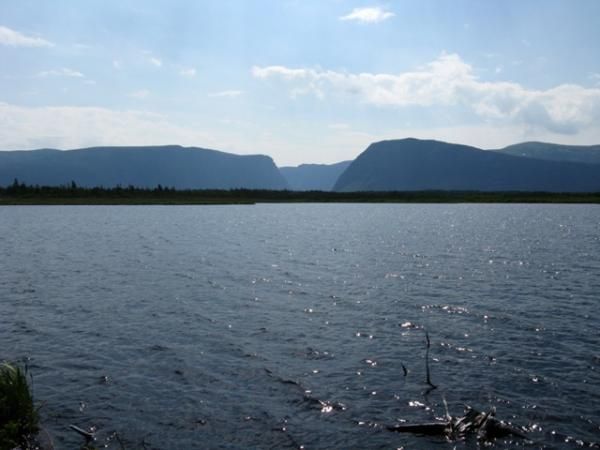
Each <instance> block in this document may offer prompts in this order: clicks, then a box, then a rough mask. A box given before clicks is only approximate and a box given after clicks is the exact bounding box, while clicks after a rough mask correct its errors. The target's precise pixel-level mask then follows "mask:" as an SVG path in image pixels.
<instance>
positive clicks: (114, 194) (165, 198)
mask: <svg viewBox="0 0 600 450" xmlns="http://www.w3.org/2000/svg"><path fill="white" fill-rule="evenodd" d="M257 203H422V204H427V203H552V204H600V192H582V193H570V192H485V191H395V192H377V191H369V192H328V191H270V190H252V189H233V190H175V189H168V190H156V189H154V190H151V189H139V188H127V189H123V188H120V187H117V188H110V189H105V188H79V187H78V188H75V189H73V188H67V187H19V188H16V189H15V188H10V187H9V188H0V206H12V205H14V206H17V205H90V206H91V205H254V204H257Z"/></svg>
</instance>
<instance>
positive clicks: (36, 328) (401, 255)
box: [0, 205, 600, 449]
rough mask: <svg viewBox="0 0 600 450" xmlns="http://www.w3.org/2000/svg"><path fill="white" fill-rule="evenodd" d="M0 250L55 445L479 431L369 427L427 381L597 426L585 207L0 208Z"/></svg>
mask: <svg viewBox="0 0 600 450" xmlns="http://www.w3.org/2000/svg"><path fill="white" fill-rule="evenodd" d="M0 250H1V256H2V258H1V259H0V359H9V360H16V359H23V358H30V360H29V366H30V368H31V371H32V373H33V376H34V390H35V396H36V399H37V401H38V402H43V406H42V409H41V412H42V417H43V425H44V428H45V430H46V431H47V433H48V435H50V436H51V437H52V439H53V441H54V445H55V447H56V448H57V449H76V448H78V446H79V445H81V444H82V443H83V440H82V439H81V438H80V436H78V435H77V434H76V433H74V432H73V431H70V430H69V429H68V425H69V424H75V425H78V426H80V427H82V428H89V427H92V426H93V427H95V428H96V429H97V435H98V442H97V444H98V445H101V444H105V443H107V444H108V446H109V447H110V448H120V445H121V444H120V443H119V442H117V438H118V439H119V440H120V441H121V443H122V445H124V446H125V447H126V448H136V449H137V448H161V449H183V448H231V449H233V448H235V449H238V448H239V449H249V448H261V449H262V448H265V449H266V448H273V449H292V448H299V446H301V445H303V446H304V448H306V449H326V448H335V449H351V448H355V449H394V448H398V447H402V446H404V447H405V448H452V447H454V446H457V447H458V448H475V447H477V442H476V440H474V439H468V440H467V441H465V442H453V443H448V442H446V441H445V440H443V439H441V438H433V437H420V436H413V435H403V434H398V433H392V432H389V431H387V430H386V429H385V425H390V424H394V423H398V421H399V420H406V421H408V422H418V421H431V420H434V419H435V417H440V416H443V415H444V406H443V400H442V399H443V398H445V399H446V400H447V403H448V407H449V410H450V413H451V414H460V413H461V412H462V404H465V403H466V404H469V405H472V406H475V407H477V408H480V409H490V408H492V407H495V408H496V410H497V412H496V415H497V417H498V418H501V419H504V420H508V421H511V422H512V423H514V424H515V425H517V426H522V427H526V428H527V429H528V430H530V432H529V437H530V438H531V441H532V442H529V443H527V442H522V441H513V442H511V441H498V442H496V444H495V448H512V447H515V446H523V447H528V448H540V447H546V448H578V447H579V446H580V445H589V443H590V442H593V441H598V440H600V320H599V319H598V309H599V307H600V301H599V295H600V208H599V207H598V206H590V205H584V206H533V205H514V206H511V205H257V206H222V207H207V206H202V207H192V206H190V207H159V206H156V207H2V208H0ZM424 329H426V330H428V331H429V334H430V336H431V341H432V346H431V358H432V360H431V374H432V379H433V381H434V383H436V384H437V385H438V386H439V387H438V389H436V390H434V391H432V392H430V393H429V394H425V393H424V392H425V390H426V387H427V386H426V385H425V365H424V354H425V338H424ZM403 365H404V367H405V368H406V369H407V371H408V374H407V375H406V376H405V375H404V372H403V367H402V366H403ZM115 433H116V434H115ZM578 440H579V441H580V442H577V441H578Z"/></svg>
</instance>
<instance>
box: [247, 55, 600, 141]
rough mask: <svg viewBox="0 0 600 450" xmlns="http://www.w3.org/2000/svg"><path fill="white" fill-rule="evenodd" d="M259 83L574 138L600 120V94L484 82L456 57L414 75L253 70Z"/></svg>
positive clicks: (567, 87)
mask: <svg viewBox="0 0 600 450" xmlns="http://www.w3.org/2000/svg"><path fill="white" fill-rule="evenodd" d="M252 73H253V75H254V76H255V77H257V78H260V79H268V78H280V79H282V80H285V81H286V82H288V83H289V84H290V85H291V86H290V93H291V94H292V96H297V95H301V94H312V95H315V96H316V97H317V98H321V99H322V98H325V97H327V96H330V97H331V96H333V97H336V96H337V97H351V98H354V99H356V100H357V101H359V102H362V103H366V104H371V105H375V106H378V107H410V106H420V107H436V106H464V107H467V108H470V109H471V110H472V111H473V112H474V113H475V114H477V115H479V116H480V117H481V118H483V119H485V120H495V121H504V122H507V123H508V122H510V123H520V124H522V125H526V126H532V127H542V128H545V129H547V130H549V131H552V132H555V133H563V134H575V133H577V132H578V131H579V130H580V129H582V128H585V127H589V126H591V125H593V124H595V123H598V122H599V121H600V89H598V88H585V87H582V86H579V85H576V84H562V85H559V86H556V87H554V88H551V89H546V90H534V89H528V88H525V87H523V86H521V85H520V84H518V83H512V82H502V81H496V82H486V81H482V80H480V79H479V78H478V77H477V76H476V75H475V73H474V70H473V67H472V66H471V65H469V64H467V63H466V62H464V61H463V60H462V59H461V58H460V56H458V55H456V54H442V55H441V56H440V57H439V58H438V59H436V60H434V61H432V62H430V63H429V64H426V65H425V66H423V67H420V68H418V69H417V70H414V71H412V72H404V73H400V74H386V73H380V74H373V73H346V72H336V71H331V70H320V69H306V68H301V69H297V68H293V69H292V68H287V67H284V66H268V67H254V68H253V69H252Z"/></svg>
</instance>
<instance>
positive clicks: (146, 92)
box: [128, 89, 150, 100]
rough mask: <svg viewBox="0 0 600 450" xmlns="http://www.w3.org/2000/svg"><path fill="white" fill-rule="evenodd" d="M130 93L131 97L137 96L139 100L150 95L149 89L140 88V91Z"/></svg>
mask: <svg viewBox="0 0 600 450" xmlns="http://www.w3.org/2000/svg"><path fill="white" fill-rule="evenodd" d="M128 95H129V97H132V98H137V99H138V100H144V99H146V98H148V96H149V95H150V91H149V90H147V89H140V90H138V91H133V92H130V93H129V94H128Z"/></svg>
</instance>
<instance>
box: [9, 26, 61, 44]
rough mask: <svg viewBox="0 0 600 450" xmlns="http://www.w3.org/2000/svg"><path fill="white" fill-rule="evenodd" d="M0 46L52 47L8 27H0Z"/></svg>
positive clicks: (44, 41)
mask: <svg viewBox="0 0 600 450" xmlns="http://www.w3.org/2000/svg"><path fill="white" fill-rule="evenodd" d="M0 45H6V46H8V47H54V44H53V43H52V42H50V41H47V40H45V39H42V38H40V37H35V36H27V35H25V34H23V33H19V32H18V31H15V30H11V29H10V28H8V27H4V26H0Z"/></svg>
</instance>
